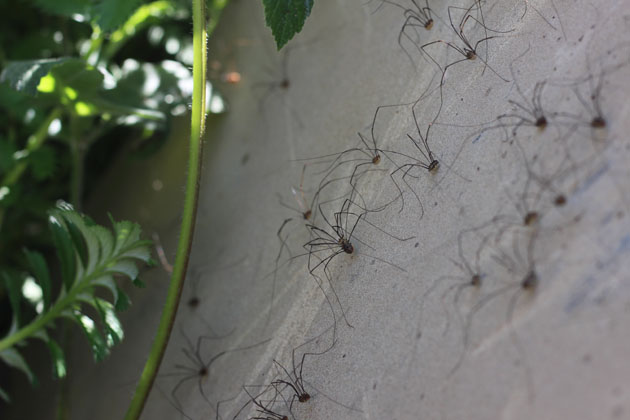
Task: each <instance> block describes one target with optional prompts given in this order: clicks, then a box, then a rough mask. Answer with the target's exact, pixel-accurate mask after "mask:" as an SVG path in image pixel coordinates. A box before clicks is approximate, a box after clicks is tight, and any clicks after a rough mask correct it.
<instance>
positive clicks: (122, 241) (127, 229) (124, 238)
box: [110, 215, 140, 254]
mask: <svg viewBox="0 0 630 420" xmlns="http://www.w3.org/2000/svg"><path fill="white" fill-rule="evenodd" d="M110 219H111V215H110ZM112 222H113V225H114V234H115V235H116V246H115V247H114V253H116V254H117V253H119V252H120V250H121V249H123V248H124V247H125V246H127V244H129V243H132V242H134V241H137V240H138V239H139V236H140V234H139V231H138V229H136V226H137V225H135V224H134V223H132V222H129V221H127V220H122V221H120V222H115V221H114V220H113V219H112Z"/></svg>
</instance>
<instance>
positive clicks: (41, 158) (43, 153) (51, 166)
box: [28, 145, 57, 181]
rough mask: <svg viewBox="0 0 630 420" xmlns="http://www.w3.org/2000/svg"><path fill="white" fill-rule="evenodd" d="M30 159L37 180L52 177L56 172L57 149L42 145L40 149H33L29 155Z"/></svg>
mask: <svg viewBox="0 0 630 420" xmlns="http://www.w3.org/2000/svg"><path fill="white" fill-rule="evenodd" d="M28 160H29V161H30V164H31V171H32V172H33V177H34V178H35V180H37V181H43V180H44V179H47V178H50V177H51V176H52V175H53V174H54V173H55V168H56V166H57V159H56V156H55V149H53V148H52V147H49V146H45V145H44V146H42V147H40V148H39V149H36V150H34V151H32V152H31V153H30V154H29V155H28Z"/></svg>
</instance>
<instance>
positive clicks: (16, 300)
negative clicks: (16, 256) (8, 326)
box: [2, 271, 24, 326]
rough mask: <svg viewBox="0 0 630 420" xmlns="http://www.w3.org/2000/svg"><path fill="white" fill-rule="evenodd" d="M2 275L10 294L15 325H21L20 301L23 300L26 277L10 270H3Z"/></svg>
mask: <svg viewBox="0 0 630 420" xmlns="http://www.w3.org/2000/svg"><path fill="white" fill-rule="evenodd" d="M2 277H3V279H4V285H5V287H6V290H7V293H8V295H9V304H10V305H11V312H12V313H13V324H14V325H15V326H21V325H22V311H21V307H20V302H21V300H22V284H23V283H24V279H23V278H22V276H20V275H18V274H15V273H12V272H8V271H3V272H2Z"/></svg>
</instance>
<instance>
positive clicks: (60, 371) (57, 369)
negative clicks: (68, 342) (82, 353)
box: [46, 339, 66, 379]
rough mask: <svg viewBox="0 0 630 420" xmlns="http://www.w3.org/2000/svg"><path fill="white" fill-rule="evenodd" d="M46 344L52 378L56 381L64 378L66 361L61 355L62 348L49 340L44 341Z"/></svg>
mask: <svg viewBox="0 0 630 420" xmlns="http://www.w3.org/2000/svg"><path fill="white" fill-rule="evenodd" d="M46 344H47V345H48V350H50V357H51V359H52V368H53V376H54V377H55V378H56V379H60V378H64V377H65V376H66V359H65V357H64V355H63V350H62V348H61V347H60V346H59V344H57V343H56V342H55V341H54V340H51V339H49V340H48V341H46Z"/></svg>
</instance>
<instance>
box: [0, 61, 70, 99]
mask: <svg viewBox="0 0 630 420" xmlns="http://www.w3.org/2000/svg"><path fill="white" fill-rule="evenodd" d="M73 62H74V63H76V62H79V63H80V62H81V60H79V59H78V58H72V57H61V58H49V59H44V60H26V61H9V62H8V64H7V65H6V67H5V68H4V70H3V71H2V74H0V82H8V83H9V85H10V86H11V87H12V88H13V89H15V90H17V91H20V92H24V93H26V94H28V95H31V96H35V95H37V86H38V85H39V82H40V80H41V79H42V77H44V76H46V75H47V74H48V73H49V72H50V71H51V70H52V69H54V68H55V67H57V66H59V65H62V64H64V63H73Z"/></svg>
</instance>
